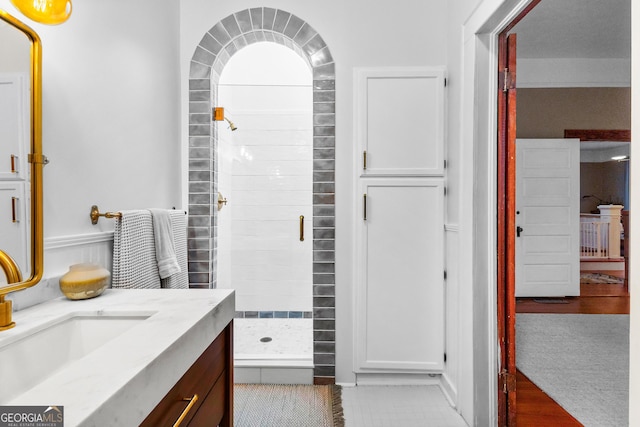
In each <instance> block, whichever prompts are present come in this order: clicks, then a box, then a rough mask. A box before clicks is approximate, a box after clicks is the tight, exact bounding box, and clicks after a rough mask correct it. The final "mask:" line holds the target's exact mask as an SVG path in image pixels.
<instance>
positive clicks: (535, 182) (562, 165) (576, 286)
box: [516, 139, 580, 297]
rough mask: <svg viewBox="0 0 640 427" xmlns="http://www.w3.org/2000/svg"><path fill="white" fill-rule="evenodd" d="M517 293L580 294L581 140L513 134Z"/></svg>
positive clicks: (526, 295)
mask: <svg viewBox="0 0 640 427" xmlns="http://www.w3.org/2000/svg"><path fill="white" fill-rule="evenodd" d="M516 225H517V227H518V228H517V232H516V296H517V297H553V296H577V295H580V140H578V139H517V140H516Z"/></svg>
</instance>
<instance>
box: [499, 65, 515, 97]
mask: <svg viewBox="0 0 640 427" xmlns="http://www.w3.org/2000/svg"><path fill="white" fill-rule="evenodd" d="M498 83H499V84H500V86H501V87H502V91H503V92H508V91H509V90H510V89H515V88H516V76H515V73H512V72H511V71H509V69H508V68H505V69H504V70H503V71H502V72H501V73H499V74H498Z"/></svg>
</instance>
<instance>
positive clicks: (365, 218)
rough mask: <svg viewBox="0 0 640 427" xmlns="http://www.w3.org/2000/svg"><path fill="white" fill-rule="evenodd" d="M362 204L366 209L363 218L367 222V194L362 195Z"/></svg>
mask: <svg viewBox="0 0 640 427" xmlns="http://www.w3.org/2000/svg"><path fill="white" fill-rule="evenodd" d="M362 204H363V206H364V209H363V210H364V212H363V214H364V216H363V218H364V220H365V221H366V220H367V195H366V194H363V195H362Z"/></svg>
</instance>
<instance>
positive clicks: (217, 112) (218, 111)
mask: <svg viewBox="0 0 640 427" xmlns="http://www.w3.org/2000/svg"><path fill="white" fill-rule="evenodd" d="M213 120H214V121H216V122H221V121H223V120H226V121H227V122H228V123H229V129H231V130H232V131H234V130H236V129H238V127H237V126H236V125H234V124H233V122H232V121H231V120H229V119H228V118H226V117H225V116H224V108H223V107H215V108H214V109H213Z"/></svg>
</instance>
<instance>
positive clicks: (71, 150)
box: [0, 0, 182, 305]
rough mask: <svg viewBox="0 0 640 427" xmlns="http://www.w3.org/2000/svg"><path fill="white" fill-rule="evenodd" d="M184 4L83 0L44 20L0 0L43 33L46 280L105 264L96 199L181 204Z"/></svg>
mask: <svg viewBox="0 0 640 427" xmlns="http://www.w3.org/2000/svg"><path fill="white" fill-rule="evenodd" d="M178 3H179V2H178V0H169V1H165V2H163V6H164V7H163V8H158V7H157V2H156V1H154V0H139V1H136V2H129V1H126V0H112V1H108V2H105V1H101V0H83V1H80V2H75V4H74V9H73V15H72V16H71V17H70V19H69V20H68V21H67V22H66V23H64V24H62V25H58V26H46V25H41V24H37V23H34V22H31V21H29V20H28V19H27V18H25V17H23V16H22V15H21V14H20V13H19V12H18V11H17V10H16V9H15V8H14V7H13V5H12V4H11V2H10V1H9V0H0V8H2V9H4V10H6V11H8V12H9V13H10V14H12V15H14V16H16V17H17V18H18V19H20V20H22V21H23V22H25V23H26V24H27V25H29V26H31V27H32V28H33V29H34V30H35V31H36V32H37V33H38V34H39V36H40V38H41V39H42V52H43V61H42V62H43V63H42V87H43V108H42V110H43V138H42V139H43V151H44V154H45V155H46V156H47V157H48V158H49V160H50V163H49V164H48V165H47V166H45V168H44V235H45V242H47V244H46V245H45V247H48V248H49V249H46V251H45V272H44V275H45V278H47V277H53V276H59V275H60V274H62V273H64V272H65V271H66V270H67V268H68V265H69V264H70V263H75V262H80V261H85V260H90V259H91V257H93V259H94V260H98V259H100V260H101V262H103V263H108V262H109V259H108V257H107V258H103V257H102V255H100V256H97V255H92V254H94V253H95V251H96V250H98V251H101V253H107V254H108V253H109V250H110V249H109V239H108V238H107V239H105V238H104V236H103V235H102V234H95V233H100V232H108V231H111V230H113V221H112V220H108V219H101V220H100V223H99V225H97V226H93V225H91V222H90V221H89V210H90V208H91V205H93V204H97V205H98V206H99V207H100V209H101V210H111V211H114V210H115V211H117V210H122V209H133V208H143V207H151V206H157V207H173V206H176V207H178V208H179V207H180V205H181V201H182V199H181V186H180V179H181V175H180V163H179V162H178V161H177V160H176V159H178V158H179V156H180V153H181V151H180V146H181V143H182V141H181V140H180V121H181V116H180V96H179V91H180V87H179V85H178V81H179V78H180V75H179V63H178V43H179V30H178V28H179V27H178V26H179V21H178V19H177V15H178V13H179V8H178ZM149 11H152V12H153V16H152V17H149V16H148V14H149ZM87 235H92V236H95V238H94V239H91V238H87ZM68 236H73V237H69V238H68V239H65V238H66V237H68ZM78 236H80V237H78ZM63 237H64V238H63ZM61 238H62V239H61ZM81 242H82V243H81ZM96 246H97V247H99V248H100V249H96V248H95V247H96ZM77 248H81V250H76V249H77ZM65 254H70V255H68V256H67V255H65ZM56 260H58V261H56ZM56 286H57V282H56V285H55V286H53V285H52V287H51V288H52V290H49V291H47V290H45V288H46V286H45V285H44V284H43V285H42V286H40V285H39V286H37V287H36V288H34V289H31V290H29V292H31V293H35V294H43V295H44V294H47V295H48V296H51V295H55V289H54V288H56ZM25 292H27V291H25ZM25 292H22V293H20V294H21V295H22V294H23V293H25ZM18 305H19V304H18Z"/></svg>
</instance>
